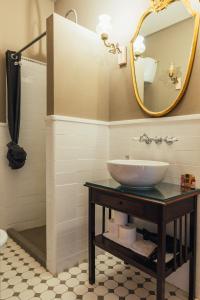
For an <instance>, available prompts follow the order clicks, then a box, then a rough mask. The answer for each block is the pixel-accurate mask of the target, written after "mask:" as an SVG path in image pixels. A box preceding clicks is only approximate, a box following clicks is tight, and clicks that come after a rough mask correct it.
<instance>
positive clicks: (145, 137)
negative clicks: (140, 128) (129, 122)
mask: <svg viewBox="0 0 200 300" xmlns="http://www.w3.org/2000/svg"><path fill="white" fill-rule="evenodd" d="M133 140H135V141H139V142H140V143H146V144H147V145H150V144H151V143H152V142H155V144H157V145H160V144H162V143H163V142H165V143H166V144H167V145H173V144H174V143H175V142H178V139H177V138H176V137H168V136H166V137H165V138H163V137H158V136H156V137H154V138H153V137H149V136H148V135H147V134H146V133H144V134H143V135H141V136H140V137H134V138H133Z"/></svg>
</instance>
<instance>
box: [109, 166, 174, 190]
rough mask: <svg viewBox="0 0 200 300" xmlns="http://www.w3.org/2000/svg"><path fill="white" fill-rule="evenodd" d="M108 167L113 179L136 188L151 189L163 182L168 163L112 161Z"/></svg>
mask: <svg viewBox="0 0 200 300" xmlns="http://www.w3.org/2000/svg"><path fill="white" fill-rule="evenodd" d="M107 167H108V170H109V172H110V175H111V176H112V178H113V179H115V180H116V181H117V182H119V183H120V184H122V185H125V186H129V187H134V188H151V187H153V186H154V185H156V184H158V183H159V182H161V181H162V180H163V178H164V176H165V173H166V171H167V168H168V167H169V164H168V163H165V162H160V161H150V160H110V161H108V162H107Z"/></svg>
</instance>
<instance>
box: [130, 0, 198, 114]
mask: <svg viewBox="0 0 200 300" xmlns="http://www.w3.org/2000/svg"><path fill="white" fill-rule="evenodd" d="M150 1H151V6H150V7H149V9H147V11H145V13H144V14H143V15H142V17H141V19H140V22H139V24H138V26H137V29H136V32H135V34H134V37H133V38H132V40H131V42H130V55H131V72H132V79H133V86H134V91H135V95H136V100H137V102H138V104H139V106H140V107H141V108H142V109H143V111H145V112H146V113H147V114H148V115H150V116H152V117H162V116H164V115H166V114H168V113H169V112H170V111H172V110H173V109H174V108H175V107H176V105H177V104H178V103H179V102H180V100H181V99H182V97H183V96H184V94H185V92H186V89H187V87H188V84H189V79H190V76H191V73H192V67H193V63H194V58H195V53H196V47H197V40H198V32H199V22H200V15H199V13H198V12H196V11H195V10H193V8H192V7H191V4H190V2H189V0H180V1H181V2H182V3H183V4H184V6H185V7H186V9H187V10H188V11H189V13H190V14H191V15H192V16H193V17H194V19H195V22H194V34H193V39H192V47H191V51H190V58H189V62H188V66H187V73H186V76H185V80H184V83H183V87H182V89H181V91H180V93H179V95H178V96H177V98H176V99H175V100H174V101H173V102H172V104H171V105H170V106H169V107H167V108H166V109H164V110H162V111H159V112H153V111H151V110H149V109H148V108H146V106H145V105H144V104H143V102H142V100H141V98H140V95H139V91H138V86H137V80H136V72H135V63H134V57H135V56H134V47H133V44H134V42H135V40H136V38H137V36H138V34H139V32H140V29H141V27H142V24H143V22H144V20H145V19H146V18H147V17H148V16H149V15H150V14H151V13H154V12H157V13H159V11H161V10H163V9H165V8H166V7H167V6H168V5H169V4H170V3H172V2H175V1H176V0H150Z"/></svg>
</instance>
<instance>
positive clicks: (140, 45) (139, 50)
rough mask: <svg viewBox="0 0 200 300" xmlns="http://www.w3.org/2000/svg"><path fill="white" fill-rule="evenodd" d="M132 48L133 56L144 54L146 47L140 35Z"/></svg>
mask: <svg viewBox="0 0 200 300" xmlns="http://www.w3.org/2000/svg"><path fill="white" fill-rule="evenodd" d="M133 48H134V49H133V50H134V53H135V55H141V54H143V53H144V52H145V50H146V46H145V43H144V37H143V36H142V35H138V37H137V38H136V40H135V42H134V45H133Z"/></svg>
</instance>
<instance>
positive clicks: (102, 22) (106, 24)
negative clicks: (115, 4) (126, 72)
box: [96, 15, 127, 66]
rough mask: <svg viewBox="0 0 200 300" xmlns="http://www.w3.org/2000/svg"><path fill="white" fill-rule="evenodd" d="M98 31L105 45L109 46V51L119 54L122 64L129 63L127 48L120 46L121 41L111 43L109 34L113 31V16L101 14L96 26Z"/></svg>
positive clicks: (119, 62) (120, 63) (119, 60)
mask: <svg viewBox="0 0 200 300" xmlns="http://www.w3.org/2000/svg"><path fill="white" fill-rule="evenodd" d="M96 32H97V34H98V35H99V36H100V38H101V39H102V41H103V42H104V45H105V46H106V47H107V48H109V49H110V50H109V53H112V54H118V64H119V65H120V66H122V65H126V64H127V48H126V47H121V46H119V43H116V44H115V43H110V42H109V41H108V39H109V35H110V34H111V32H112V24H111V17H110V16H109V15H100V16H99V23H98V25H97V27H96Z"/></svg>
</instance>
